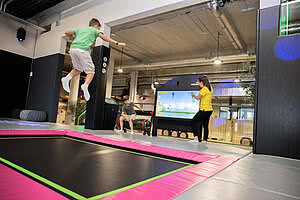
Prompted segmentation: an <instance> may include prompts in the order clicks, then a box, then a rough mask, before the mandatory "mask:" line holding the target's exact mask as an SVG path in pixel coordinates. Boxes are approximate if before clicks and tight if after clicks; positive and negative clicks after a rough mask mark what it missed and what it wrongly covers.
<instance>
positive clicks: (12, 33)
mask: <svg viewBox="0 0 300 200" xmlns="http://www.w3.org/2000/svg"><path fill="white" fill-rule="evenodd" d="M20 27H23V28H24V29H25V30H26V32H27V34H26V40H25V41H23V42H22V43H20V42H19V41H18V40H17V39H16V36H17V29H18V28H20ZM35 34H36V31H35V30H33V29H31V28H29V27H26V26H25V25H22V24H20V23H18V22H15V21H13V20H10V19H8V18H6V17H4V16H2V15H0V35H1V42H0V49H1V50H3V51H7V52H10V53H13V54H17V55H20V56H25V57H29V58H32V56H33V48H34V41H35Z"/></svg>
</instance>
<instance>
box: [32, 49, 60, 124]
mask: <svg viewBox="0 0 300 200" xmlns="http://www.w3.org/2000/svg"><path fill="white" fill-rule="evenodd" d="M63 66H64V55H62V54H55V55H50V56H45V57H41V58H38V59H35V60H34V63H33V77H32V79H31V83H30V90H29V101H28V108H29V109H32V110H40V111H45V112H47V121H49V122H56V118H57V108H58V100H59V91H60V86H61V81H60V79H61V77H62V71H63Z"/></svg>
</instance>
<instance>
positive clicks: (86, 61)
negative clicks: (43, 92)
mask: <svg viewBox="0 0 300 200" xmlns="http://www.w3.org/2000/svg"><path fill="white" fill-rule="evenodd" d="M100 28H101V24H100V22H99V21H98V20H97V19H95V18H93V19H91V21H90V23H89V27H87V28H81V29H78V30H72V31H66V32H65V34H66V35H67V36H68V37H69V38H70V39H71V40H72V41H73V42H72V45H71V48H70V56H71V58H72V63H73V67H74V69H73V70H72V71H71V72H70V73H69V74H68V75H67V76H66V77H64V78H62V79H61V81H62V86H63V88H64V90H65V91H66V92H70V87H69V82H70V80H71V79H72V78H73V77H75V76H77V75H79V74H80V73H81V72H83V71H84V72H85V73H86V74H87V77H86V79H85V83H84V84H82V85H81V89H82V90H83V92H84V98H85V100H86V101H88V100H90V94H89V91H88V87H89V84H90V83H91V82H92V80H93V77H94V74H95V66H94V63H93V61H92V58H91V55H90V48H91V46H92V45H93V44H94V42H95V41H96V39H97V38H98V37H100V38H101V39H102V40H104V41H106V42H112V43H115V44H116V45H120V46H125V45H126V44H125V43H119V42H117V41H115V40H113V39H111V38H109V37H105V36H104V35H103V33H102V32H101V31H100Z"/></svg>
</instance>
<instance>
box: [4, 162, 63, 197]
mask: <svg viewBox="0 0 300 200" xmlns="http://www.w3.org/2000/svg"><path fill="white" fill-rule="evenodd" d="M0 177H1V178H0V199H3V200H4V199H5V200H20V199H24V200H25V199H30V200H41V199H43V200H54V199H55V200H68V199H67V198H65V197H63V196H62V195H60V194H58V193H56V192H54V191H53V190H51V189H49V188H47V187H45V186H43V185H41V184H39V183H37V182H35V181H33V180H31V179H30V178H27V177H26V176H23V175H22V174H19V173H18V172H15V171H13V170H11V169H10V168H8V167H6V166H5V165H2V164H0Z"/></svg>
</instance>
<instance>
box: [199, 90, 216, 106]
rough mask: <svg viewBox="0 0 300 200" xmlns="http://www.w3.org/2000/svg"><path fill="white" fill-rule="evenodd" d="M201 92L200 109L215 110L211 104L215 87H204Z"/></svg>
mask: <svg viewBox="0 0 300 200" xmlns="http://www.w3.org/2000/svg"><path fill="white" fill-rule="evenodd" d="M200 94H201V96H202V97H201V102H200V110H202V111H213V108H212V105H211V98H212V95H213V89H212V88H211V91H209V89H208V88H207V87H205V86H204V87H203V88H202V89H201V90H200Z"/></svg>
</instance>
